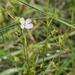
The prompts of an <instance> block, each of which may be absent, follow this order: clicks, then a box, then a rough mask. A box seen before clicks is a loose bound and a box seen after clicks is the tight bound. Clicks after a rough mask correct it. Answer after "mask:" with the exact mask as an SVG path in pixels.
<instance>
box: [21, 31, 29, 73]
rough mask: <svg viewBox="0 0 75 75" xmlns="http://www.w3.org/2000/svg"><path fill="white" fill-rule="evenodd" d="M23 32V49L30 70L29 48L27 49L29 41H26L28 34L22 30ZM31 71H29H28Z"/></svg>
mask: <svg viewBox="0 0 75 75" xmlns="http://www.w3.org/2000/svg"><path fill="white" fill-rule="evenodd" d="M22 34H23V49H24V56H25V60H26V61H25V62H27V65H28V71H29V70H30V66H29V57H28V50H27V41H26V34H25V33H24V32H23V30H22ZM28 73H29V72H28Z"/></svg>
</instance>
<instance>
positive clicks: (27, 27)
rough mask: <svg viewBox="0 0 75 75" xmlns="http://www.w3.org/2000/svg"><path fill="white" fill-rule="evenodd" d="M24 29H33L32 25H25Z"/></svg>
mask: <svg viewBox="0 0 75 75" xmlns="http://www.w3.org/2000/svg"><path fill="white" fill-rule="evenodd" d="M25 28H26V29H31V28H33V24H27V25H26V26H25Z"/></svg>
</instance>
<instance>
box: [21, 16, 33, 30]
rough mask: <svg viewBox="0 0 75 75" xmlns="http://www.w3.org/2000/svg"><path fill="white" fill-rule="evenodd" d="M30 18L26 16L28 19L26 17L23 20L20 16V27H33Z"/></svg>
mask: <svg viewBox="0 0 75 75" xmlns="http://www.w3.org/2000/svg"><path fill="white" fill-rule="evenodd" d="M31 21H32V20H31V19H30V18H28V19H26V20H24V18H23V17H22V18H20V23H21V28H22V29H24V28H26V29H31V28H33V24H32V23H31Z"/></svg>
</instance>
